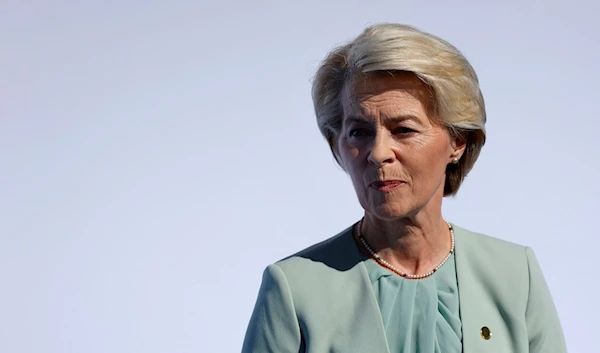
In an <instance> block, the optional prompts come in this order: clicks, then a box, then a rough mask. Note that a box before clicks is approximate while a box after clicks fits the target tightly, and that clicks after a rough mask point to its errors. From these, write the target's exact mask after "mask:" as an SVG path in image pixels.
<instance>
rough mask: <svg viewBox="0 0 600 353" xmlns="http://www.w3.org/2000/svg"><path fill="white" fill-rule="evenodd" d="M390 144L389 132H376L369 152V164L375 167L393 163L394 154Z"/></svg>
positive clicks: (391, 140) (391, 138) (391, 141)
mask: <svg viewBox="0 0 600 353" xmlns="http://www.w3.org/2000/svg"><path fill="white" fill-rule="evenodd" d="M392 144H393V137H392V136H391V134H390V133H389V131H381V132H378V133H377V135H376V136H375V138H374V140H373V143H372V146H371V150H370V151H369V156H368V159H369V162H371V163H373V164H375V165H377V166H379V165H382V164H385V163H391V162H393V161H394V159H395V158H396V154H395V153H394V150H393V149H392Z"/></svg>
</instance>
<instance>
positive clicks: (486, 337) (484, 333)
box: [480, 326, 492, 341]
mask: <svg viewBox="0 0 600 353" xmlns="http://www.w3.org/2000/svg"><path fill="white" fill-rule="evenodd" d="M480 332H481V338H483V339H484V340H486V341H487V340H489V339H490V338H492V331H490V329H489V327H487V326H483V327H482V328H481V331H480Z"/></svg>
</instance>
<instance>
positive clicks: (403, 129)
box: [394, 127, 415, 135]
mask: <svg viewBox="0 0 600 353" xmlns="http://www.w3.org/2000/svg"><path fill="white" fill-rule="evenodd" d="M413 132H415V130H413V129H411V128H408V127H399V128H396V129H394V135H396V134H399V135H406V134H412V133H413Z"/></svg>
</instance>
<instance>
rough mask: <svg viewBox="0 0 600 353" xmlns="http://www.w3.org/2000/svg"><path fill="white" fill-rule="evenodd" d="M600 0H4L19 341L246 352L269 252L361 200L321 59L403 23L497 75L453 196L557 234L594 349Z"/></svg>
mask: <svg viewBox="0 0 600 353" xmlns="http://www.w3.org/2000/svg"><path fill="white" fill-rule="evenodd" d="M597 6H598V5H596V3H595V2H593V1H587V2H584V1H571V2H565V1H560V2H559V1H524V2H523V1H504V2H485V3H484V2H481V1H452V2H441V1H439V2H435V1H428V2H422V1H419V2H417V1H377V2H371V1H369V2H368V1H302V2H300V1H297V2H289V1H271V2H268V1H213V2H206V1H173V2H164V1H131V0H127V1H102V2H100V1H97V2H85V1H73V0H72V1H64V0H56V1H46V2H43V1H15V0H4V1H3V2H2V4H0V119H1V125H0V126H1V128H0V162H1V165H2V167H1V174H0V185H1V186H0V281H1V285H0V352H3V353H4V352H6V353H13V352H15V353H16V352H19V353H24V352H27V353H29V352H45V353H58V352H87V353H96V352H157V353H158V352H165V353H167V352H190V353H191V352H236V351H239V350H240V347H241V343H242V339H243V336H244V331H245V329H246V325H247V323H248V319H249V317H250V314H251V311H252V307H253V305H254V301H255V299H256V294H257V291H258V287H259V284H260V280H261V274H262V271H263V269H264V267H265V266H267V265H268V264H269V263H272V262H274V261H276V260H278V259H280V258H282V257H284V256H286V255H288V254H290V253H293V252H295V251H297V250H300V249H301V248H303V247H305V246H308V245H310V244H312V243H314V242H317V241H320V240H322V239H325V238H327V237H329V236H332V235H334V234H335V233H337V232H338V231H340V230H342V229H343V228H345V227H347V226H348V225H350V224H351V223H352V222H355V221H356V220H358V218H359V217H360V216H361V209H360V206H359V205H358V202H357V201H356V198H355V195H354V191H353V189H352V186H351V184H350V182H349V179H348V178H347V177H346V176H345V175H344V173H343V172H342V171H341V170H340V168H338V167H337V166H336V165H335V164H334V161H333V158H332V157H331V155H330V154H329V150H328V147H327V146H326V143H325V142H324V140H323V139H322V138H321V136H320V135H319V132H318V129H317V127H316V123H315V118H314V114H313V110H312V103H311V100H310V79H311V77H312V75H313V74H314V71H315V69H316V67H317V65H318V63H319V61H320V60H322V59H323V57H324V56H325V54H326V53H327V52H328V51H329V50H330V49H332V48H333V47H334V46H335V45H338V44H342V43H343V42H345V41H346V40H349V39H351V38H353V37H354V36H356V35H357V34H358V33H359V32H360V31H361V30H362V29H363V28H364V27H365V26H366V25H369V24H372V23H376V22H387V21H389V22H402V23H407V24H411V25H414V26H417V27H419V28H421V29H423V30H426V31H428V32H431V33H434V34H436V35H439V36H441V37H442V38H444V39H447V40H448V41H450V42H451V43H453V44H454V45H456V46H457V47H458V48H459V49H461V50H462V51H463V53H464V54H465V55H466V56H467V57H468V58H469V60H470V61H471V63H472V64H473V66H474V67H475V69H476V70H477V72H478V74H479V77H480V81H481V86H482V89H483V92H484V96H485V99H486V104H487V112H488V124H487V128H488V142H487V144H486V146H485V147H484V149H483V152H482V155H481V157H480V160H479V161H478V163H477V164H476V166H475V169H474V170H473V172H472V173H471V174H470V175H469V177H468V178H467V180H466V182H465V184H464V186H463V188H462V189H461V191H460V192H459V194H458V196H457V197H456V198H454V199H448V200H446V202H445V205H444V214H445V216H446V217H447V218H448V219H449V220H451V221H453V222H456V223H458V224H459V225H462V226H463V227H466V228H468V229H471V230H474V231H479V232H484V233H487V234H489V235H493V236H496V237H500V238H503V239H506V240H510V241H514V242H518V243H520V244H524V245H529V246H531V247H533V249H534V250H535V252H536V254H537V256H538V259H539V261H540V263H541V265H542V268H543V270H544V272H545V274H546V278H547V281H548V283H549V285H550V287H551V290H552V293H553V296H554V299H555V302H556V306H557V308H558V311H559V315H560V317H561V320H562V324H563V327H564V331H565V335H566V338H567V343H568V346H569V348H570V351H571V352H590V351H591V350H594V349H595V347H597V343H596V339H595V335H596V332H595V331H596V330H595V328H596V320H594V321H593V319H594V318H597V317H598V316H599V315H600V310H599V309H598V304H597V302H596V298H597V291H596V290H597V284H596V282H597V280H598V277H599V276H598V266H597V261H596V260H597V259H598V257H599V255H598V254H599V253H598V250H599V246H600V242H599V241H598V238H597V236H598V231H597V229H598V224H597V219H598V211H599V207H598V201H599V199H600V188H599V186H598V171H599V167H600V142H598V134H599V131H600V124H599V123H598V88H597V85H598V82H599V81H600V71H599V69H598V66H597V65H598V62H600V52H599V44H598V43H599V40H598V33H600V25H599V24H598V23H599V21H598V20H597V16H598V15H597V14H598V8H597ZM493 275H494V274H493V273H490V276H493ZM357 319H359V318H357Z"/></svg>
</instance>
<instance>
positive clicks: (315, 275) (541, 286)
mask: <svg viewBox="0 0 600 353" xmlns="http://www.w3.org/2000/svg"><path fill="white" fill-rule="evenodd" d="M453 226H454V230H455V256H456V272H457V278H458V290H459V302H460V317H461V321H462V330H463V332H462V334H463V342H462V343H463V352H464V353H564V352H566V351H567V350H566V346H565V341H564V337H563V333H562V329H561V325H560V322H559V319H558V316H557V313H556V309H555V307H554V304H553V301H552V298H551V296H550V292H549V290H548V286H547V285H546V282H545V280H544V276H543V274H542V271H541V269H540V267H539V265H538V263H537V260H536V258H535V255H534V254H533V251H532V250H531V249H530V248H528V247H524V246H520V245H516V244H513V243H509V242H506V241H503V240H500V239H496V238H492V237H488V236H485V235H482V234H477V233H473V232H470V231H467V230H465V229H462V228H460V227H457V226H455V225H453ZM484 327H485V328H487V329H483V328H484ZM482 329H483V333H482ZM487 330H489V332H490V333H491V336H490V335H487ZM484 337H485V338H484ZM486 338H487V339H486ZM242 352H243V353H259V352H260V353H265V352H272V353H288V352H294V353H296V352H307V353H334V352H335V353H338V352H339V353H353V352H357V353H358V352H360V353H399V352H390V351H389V348H388V346H387V339H386V336H385V330H384V327H383V321H382V318H381V313H380V310H379V306H378V303H377V299H376V298H375V295H374V292H373V289H372V286H371V282H370V280H369V277H368V274H367V271H366V267H365V264H364V257H363V256H362V254H361V253H360V252H359V250H358V247H357V246H356V243H355V242H354V239H353V236H352V227H349V228H348V229H346V230H344V231H342V232H341V233H339V234H338V235H336V236H334V237H332V238H330V239H328V240H326V241H324V242H321V243H319V244H316V245H314V246H312V247H310V248H308V249H305V250H303V251H301V252H299V253H297V254H295V255H293V256H290V257H288V258H286V259H284V260H281V261H279V262H277V263H275V264H272V265H269V266H268V267H267V269H266V270H265V272H264V275H263V281H262V285H261V287H260V291H259V294H258V299H257V302H256V306H255V308H254V311H253V313H252V317H251V319H250V324H249V326H248V330H247V332H246V337H245V340H244V345H243V348H242Z"/></svg>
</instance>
